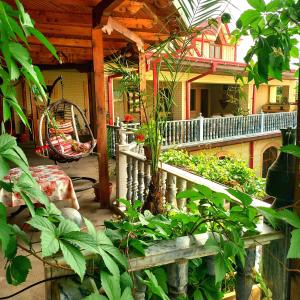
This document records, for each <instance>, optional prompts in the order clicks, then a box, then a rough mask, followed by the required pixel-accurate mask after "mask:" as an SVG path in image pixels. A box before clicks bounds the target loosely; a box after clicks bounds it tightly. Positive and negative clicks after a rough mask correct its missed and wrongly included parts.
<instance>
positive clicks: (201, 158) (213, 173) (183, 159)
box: [161, 149, 266, 198]
mask: <svg viewBox="0 0 300 300" xmlns="http://www.w3.org/2000/svg"><path fill="white" fill-rule="evenodd" d="M161 159H162V161H163V162H165V163H169V164H171V165H174V166H178V167H181V168H184V169H186V170H188V171H191V172H193V173H196V174H197V175H200V176H202V177H204V178H207V179H209V180H212V181H216V182H219V183H222V184H225V185H227V186H230V187H233V188H235V189H238V190H240V191H243V192H245V193H247V194H249V195H251V196H254V197H257V198H263V197H265V195H266V194H265V191H264V190H265V180H264V179H263V178H261V177H258V176H257V175H256V174H255V172H254V170H252V169H250V168H249V167H248V166H247V165H246V163H245V162H244V161H243V160H241V159H238V158H235V157H226V158H224V159H219V158H218V157H217V156H214V155H209V154H206V153H200V154H197V155H189V154H188V153H187V152H185V151H181V150H174V149H170V150H168V151H165V152H163V153H162V154H161Z"/></svg>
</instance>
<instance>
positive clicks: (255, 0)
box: [247, 0, 266, 12]
mask: <svg viewBox="0 0 300 300" xmlns="http://www.w3.org/2000/svg"><path fill="white" fill-rule="evenodd" d="M247 1H248V3H249V4H250V5H251V6H252V7H253V8H255V9H257V10H258V11H261V12H263V11H265V10H266V3H265V1H264V0H247Z"/></svg>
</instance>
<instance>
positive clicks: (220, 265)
mask: <svg viewBox="0 0 300 300" xmlns="http://www.w3.org/2000/svg"><path fill="white" fill-rule="evenodd" d="M214 268H215V274H216V283H218V282H221V281H222V280H223V279H224V277H225V275H226V263H225V259H224V257H223V256H222V255H221V254H220V253H219V254H217V255H216V256H215V259H214Z"/></svg>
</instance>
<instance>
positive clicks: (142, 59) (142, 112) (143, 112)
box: [139, 52, 147, 123]
mask: <svg viewBox="0 0 300 300" xmlns="http://www.w3.org/2000/svg"><path fill="white" fill-rule="evenodd" d="M139 76H140V94H141V100H140V101H141V103H140V122H141V123H145V121H146V118H147V112H146V109H147V103H146V101H147V97H146V85H147V81H146V55H145V53H144V52H140V53H139Z"/></svg>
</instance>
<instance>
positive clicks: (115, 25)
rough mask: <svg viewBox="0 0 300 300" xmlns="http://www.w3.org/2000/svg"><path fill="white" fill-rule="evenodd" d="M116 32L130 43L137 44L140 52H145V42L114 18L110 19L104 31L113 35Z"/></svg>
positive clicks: (103, 28)
mask: <svg viewBox="0 0 300 300" xmlns="http://www.w3.org/2000/svg"><path fill="white" fill-rule="evenodd" d="M114 30H115V31H117V32H119V33H121V34H122V35H124V36H125V37H126V38H127V39H129V40H130V41H133V42H135V43H136V45H137V48H138V50H139V51H140V52H144V42H143V40H142V39H141V38H140V37H139V36H138V35H137V34H135V33H134V32H132V31H131V30H129V29H128V28H126V27H124V26H123V25H122V24H120V23H119V22H118V21H116V20H114V18H112V17H108V20H107V24H106V25H104V26H103V27H102V31H103V32H105V33H107V34H108V35H111V33H112V32H113V31H114Z"/></svg>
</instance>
